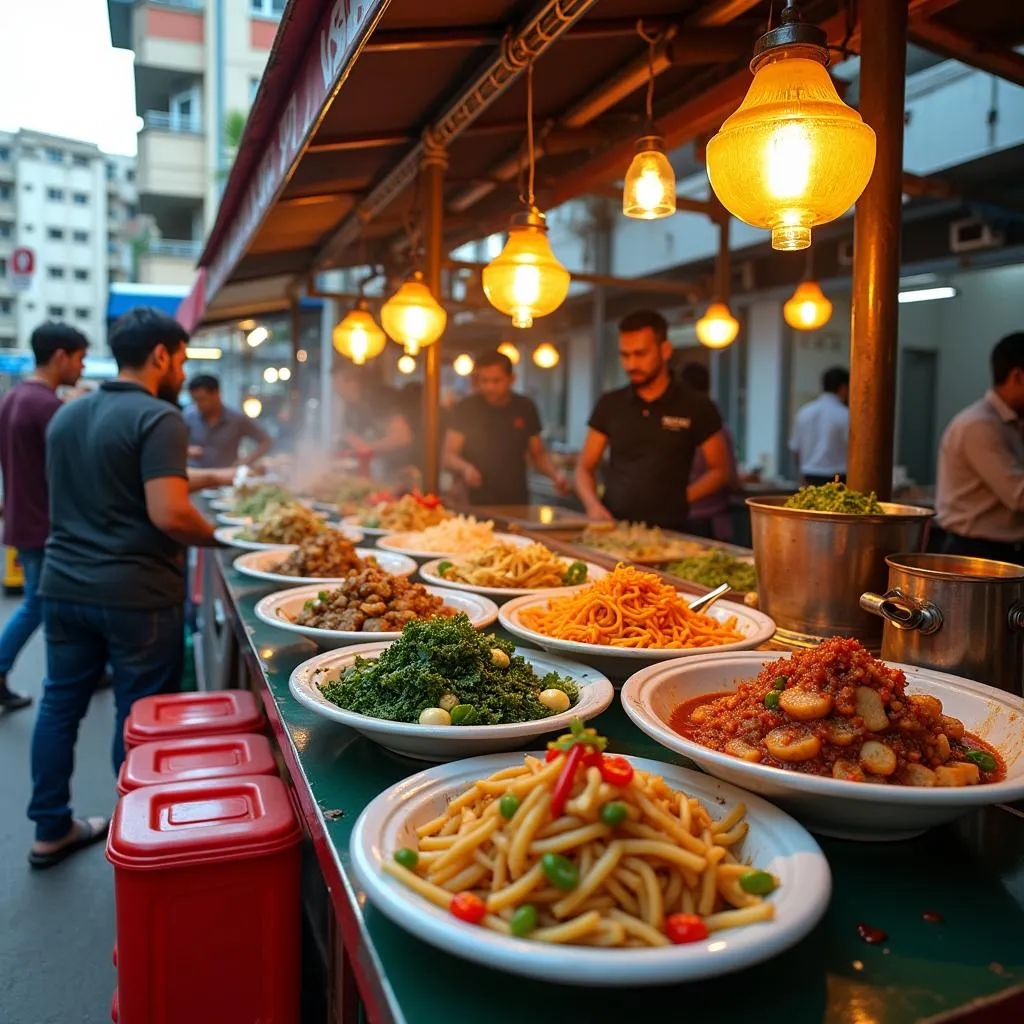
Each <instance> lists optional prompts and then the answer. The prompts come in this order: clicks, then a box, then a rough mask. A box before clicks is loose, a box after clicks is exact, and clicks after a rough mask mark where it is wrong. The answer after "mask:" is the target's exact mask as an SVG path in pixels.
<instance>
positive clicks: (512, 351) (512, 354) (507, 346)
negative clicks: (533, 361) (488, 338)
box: [498, 341, 521, 366]
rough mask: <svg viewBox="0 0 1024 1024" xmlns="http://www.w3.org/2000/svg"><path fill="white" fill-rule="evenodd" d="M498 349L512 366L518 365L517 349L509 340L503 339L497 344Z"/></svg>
mask: <svg viewBox="0 0 1024 1024" xmlns="http://www.w3.org/2000/svg"><path fill="white" fill-rule="evenodd" d="M498 351H499V352H500V353H501V354H502V355H503V356H505V357H506V358H507V359H508V361H509V362H510V363H511V364H512V365H513V366H518V365H519V360H520V358H521V357H520V355H519V349H517V348H516V347H515V345H513V344H512V342H511V341H503V342H502V343H501V344H500V345H499V346H498Z"/></svg>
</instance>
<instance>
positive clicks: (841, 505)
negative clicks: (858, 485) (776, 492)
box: [784, 480, 885, 516]
mask: <svg viewBox="0 0 1024 1024" xmlns="http://www.w3.org/2000/svg"><path fill="white" fill-rule="evenodd" d="M784 507H785V508H799V509H804V510H806V511H810V512H836V513H841V514H842V515H853V516H881V515H885V509H884V508H882V506H881V505H880V504H879V503H878V496H877V495H876V494H875V492H874V491H872V492H871V493H870V494H862V493H861V492H860V491H852V490H850V488H849V487H847V486H846V484H843V483H840V482H839V481H838V480H836V481H834V482H833V483H830V484H822V485H821V486H820V487H801V488H800V490H799V491H797V492H796V494H794V495H791V496H790V497H789V498H788V499H787V500H786V504H785V506H784Z"/></svg>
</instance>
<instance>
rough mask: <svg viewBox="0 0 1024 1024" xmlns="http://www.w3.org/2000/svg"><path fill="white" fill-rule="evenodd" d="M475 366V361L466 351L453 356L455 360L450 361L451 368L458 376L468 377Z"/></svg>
mask: <svg viewBox="0 0 1024 1024" xmlns="http://www.w3.org/2000/svg"><path fill="white" fill-rule="evenodd" d="M474 366H476V362H475V360H474V359H473V357H472V356H471V355H470V354H469V353H468V352H463V353H462V355H458V356H456V357H455V361H454V362H453V363H452V369H453V370H454V371H455V372H456V373H457V374H458V375H459V376H460V377H468V376H469V375H470V374H471V373H472V372H473V367H474Z"/></svg>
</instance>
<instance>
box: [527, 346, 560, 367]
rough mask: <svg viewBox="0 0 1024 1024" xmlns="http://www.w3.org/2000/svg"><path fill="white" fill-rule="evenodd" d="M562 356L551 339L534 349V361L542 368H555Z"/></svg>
mask: <svg viewBox="0 0 1024 1024" xmlns="http://www.w3.org/2000/svg"><path fill="white" fill-rule="evenodd" d="M561 358H562V357H561V356H560V355H559V354H558V349H557V348H555V346H554V345H552V344H551V342H550V341H545V342H542V343H541V344H540V345H538V346H537V347H536V348H535V349H534V350H533V361H534V363H536V364H537V366H539V367H540V368H541V369H542V370H551V369H554V367H556V366H557V365H558V361H559V359H561Z"/></svg>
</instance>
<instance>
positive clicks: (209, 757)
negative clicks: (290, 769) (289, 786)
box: [117, 732, 277, 796]
mask: <svg viewBox="0 0 1024 1024" xmlns="http://www.w3.org/2000/svg"><path fill="white" fill-rule="evenodd" d="M276 774H277V763H276V762H275V761H274V752H273V750H272V749H271V747H270V741H269V740H268V739H267V737H266V736H260V735H258V734H256V733H251V732H250V733H241V734H238V733H235V734H232V735H229V736H198V737H196V738H194V739H186V740H179V739H172V740H154V741H153V742H152V743H142V744H140V745H139V746H137V747H133V748H132V749H131V750H129V751H128V756H127V757H126V758H125V761H124V764H122V765H121V771H120V773H119V774H118V776H117V791H118V793H120V794H121V796H124V795H125V793H130V792H131V791H132V790H133V789H138V788H139V787H140V786H159V785H164V784H166V783H168V782H192V781H197V780H199V779H227V778H234V777H236V776H238V775H276Z"/></svg>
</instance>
